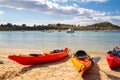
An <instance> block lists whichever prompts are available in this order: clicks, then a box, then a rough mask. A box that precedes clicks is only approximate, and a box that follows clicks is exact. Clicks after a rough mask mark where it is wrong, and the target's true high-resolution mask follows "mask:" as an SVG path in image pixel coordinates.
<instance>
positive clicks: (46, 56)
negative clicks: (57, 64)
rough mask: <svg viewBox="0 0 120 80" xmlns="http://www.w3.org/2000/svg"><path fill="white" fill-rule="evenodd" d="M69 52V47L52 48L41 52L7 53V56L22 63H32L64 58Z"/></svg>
mask: <svg viewBox="0 0 120 80" xmlns="http://www.w3.org/2000/svg"><path fill="white" fill-rule="evenodd" d="M68 53H69V49H68V48H65V49H64V50H53V51H51V52H47V53H45V52H44V53H43V54H30V55H9V56H8V58H9V59H11V60H13V61H15V62H17V63H19V64H22V65H34V64H38V63H43V62H50V61H56V60H59V59H62V58H64V57H65V56H67V55H68Z"/></svg>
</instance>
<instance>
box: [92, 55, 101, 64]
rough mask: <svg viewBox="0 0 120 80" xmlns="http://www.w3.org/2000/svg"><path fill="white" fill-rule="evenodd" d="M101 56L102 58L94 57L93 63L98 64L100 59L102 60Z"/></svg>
mask: <svg viewBox="0 0 120 80" xmlns="http://www.w3.org/2000/svg"><path fill="white" fill-rule="evenodd" d="M100 58H101V57H93V58H92V62H93V64H97V63H98V61H99V60H100Z"/></svg>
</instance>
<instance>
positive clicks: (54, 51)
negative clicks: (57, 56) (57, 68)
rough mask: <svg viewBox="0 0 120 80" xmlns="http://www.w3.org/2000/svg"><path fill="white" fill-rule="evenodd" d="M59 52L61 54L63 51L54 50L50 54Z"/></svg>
mask: <svg viewBox="0 0 120 80" xmlns="http://www.w3.org/2000/svg"><path fill="white" fill-rule="evenodd" d="M59 52H63V49H62V50H59V49H56V50H53V51H52V53H59Z"/></svg>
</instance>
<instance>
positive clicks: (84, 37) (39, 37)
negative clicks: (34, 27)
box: [0, 31, 120, 51]
mask: <svg viewBox="0 0 120 80" xmlns="http://www.w3.org/2000/svg"><path fill="white" fill-rule="evenodd" d="M118 44H120V32H118V31H107V32H103V31H97V32H94V31H75V33H72V34H68V33H67V32H66V31H61V32H58V31H55V32H52V33H48V32H41V31H23V32H21V31H1V32H0V47H1V48H34V49H40V48H42V49H43V48H45V49H50V48H53V49H61V48H64V47H69V48H70V49H73V50H80V49H81V50H89V51H108V50H111V49H113V48H114V47H115V46H117V45H118Z"/></svg>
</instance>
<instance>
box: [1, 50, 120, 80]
mask: <svg viewBox="0 0 120 80" xmlns="http://www.w3.org/2000/svg"><path fill="white" fill-rule="evenodd" d="M0 50H1V51H0V60H2V61H3V64H0V80H120V77H119V75H120V73H119V71H120V68H119V69H117V70H116V71H115V70H111V69H110V68H109V66H108V64H107V61H106V59H105V55H106V54H105V52H104V53H103V52H94V51H86V52H87V53H88V54H89V55H90V56H91V57H101V59H100V61H99V62H98V63H97V64H95V65H94V66H91V68H90V69H89V70H87V71H86V73H85V74H84V75H83V77H80V75H79V74H78V71H77V70H76V68H75V67H74V66H73V64H72V62H71V55H72V54H73V52H74V51H70V52H69V55H68V56H67V57H65V58H64V59H61V60H58V61H55V62H49V63H42V64H38V65H34V66H24V65H20V64H18V63H16V62H14V61H11V60H9V59H8V58H7V56H8V55H10V54H18V53H22V54H30V53H33V52H34V53H37V52H40V50H36V49H7V48H6V49H0ZM46 51H49V50H46Z"/></svg>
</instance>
